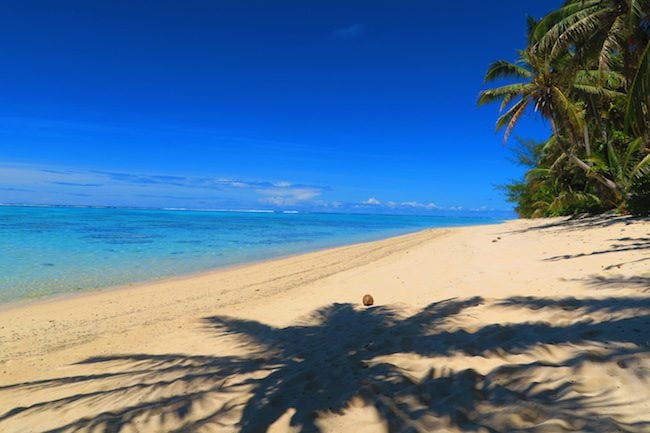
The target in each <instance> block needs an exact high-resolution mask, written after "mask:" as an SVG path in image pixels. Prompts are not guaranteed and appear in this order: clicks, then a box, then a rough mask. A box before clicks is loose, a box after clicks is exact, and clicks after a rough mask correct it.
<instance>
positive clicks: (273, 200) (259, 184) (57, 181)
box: [0, 163, 327, 206]
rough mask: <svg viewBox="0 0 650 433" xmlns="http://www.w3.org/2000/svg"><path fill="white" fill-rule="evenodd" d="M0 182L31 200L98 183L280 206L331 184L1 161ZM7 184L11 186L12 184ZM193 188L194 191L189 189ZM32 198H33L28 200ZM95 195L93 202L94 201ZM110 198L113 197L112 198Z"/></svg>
mask: <svg viewBox="0 0 650 433" xmlns="http://www.w3.org/2000/svg"><path fill="white" fill-rule="evenodd" d="M0 184H2V185H3V191H4V193H3V194H2V196H0V199H6V198H7V196H8V193H9V192H11V200H12V201H15V202H28V201H29V202H31V201H33V200H34V199H33V198H32V197H27V196H25V194H22V195H20V194H19V193H21V191H22V192H24V193H26V192H27V191H32V190H34V191H40V192H41V193H42V194H45V195H47V196H49V197H52V198H53V199H54V198H56V199H57V201H59V202H61V203H65V202H66V200H65V198H63V199H61V198H60V197H66V196H69V195H72V194H79V193H80V192H82V191H81V190H85V191H86V192H87V191H88V189H89V188H91V187H92V188H94V191H96V194H95V195H94V198H95V199H99V198H101V197H106V196H107V195H108V194H109V193H116V194H118V195H120V196H121V197H125V198H128V199H129V200H136V199H135V197H138V198H142V197H154V195H155V196H157V197H160V198H162V197H163V195H165V196H169V197H171V196H175V197H177V198H178V199H179V200H180V199H182V197H183V196H186V197H187V199H188V200H192V196H196V195H202V196H203V197H206V198H211V199H213V200H217V201H218V200H228V203H233V204H235V205H237V204H238V203H243V204H245V203H248V204H249V205H250V204H252V203H255V202H262V203H268V204H273V205H279V206H285V205H286V206H289V205H297V204H301V203H307V202H310V201H312V200H313V199H314V198H316V197H318V196H319V195H321V194H322V192H323V191H325V190H327V187H322V186H316V185H304V184H303V185H301V184H294V183H292V182H288V181H265V180H254V181H249V180H239V179H230V178H225V177H216V176H186V175H170V174H151V173H140V172H121V171H120V172H117V171H104V170H84V169H77V168H74V169H71V168H67V167H49V166H33V165H27V164H24V165H21V164H12V165H10V164H2V163H0ZM8 188H11V190H9V189H8ZM190 194H192V196H191V195H190ZM28 199H29V200H28ZM95 201H97V200H94V201H93V204H96V203H95ZM111 204H112V203H111Z"/></svg>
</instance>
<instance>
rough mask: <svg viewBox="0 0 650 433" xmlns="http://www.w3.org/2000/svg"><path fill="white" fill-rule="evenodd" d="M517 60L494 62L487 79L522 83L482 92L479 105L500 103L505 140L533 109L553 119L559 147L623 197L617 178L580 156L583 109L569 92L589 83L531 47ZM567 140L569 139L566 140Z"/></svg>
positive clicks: (499, 121)
mask: <svg viewBox="0 0 650 433" xmlns="http://www.w3.org/2000/svg"><path fill="white" fill-rule="evenodd" d="M519 54H520V58H519V60H518V61H517V62H516V63H511V62H508V61H505V60H499V61H497V62H495V63H493V64H492V65H491V66H490V67H489V69H488V71H487V74H486V76H485V81H486V82H491V81H495V80H498V79H503V78H506V79H519V80H523V82H519V83H513V84H506V85H503V86H500V87H497V88H493V89H487V90H484V91H482V92H481V93H480V95H479V99H478V104H479V105H484V104H487V103H491V102H497V101H500V102H501V108H500V111H502V112H503V114H502V115H501V116H500V117H499V118H498V119H497V130H499V129H502V128H504V127H505V134H504V140H506V141H507V140H508V137H509V135H510V133H511V132H512V129H513V128H514V127H515V125H516V124H517V122H518V121H519V120H520V119H521V116H522V115H523V114H524V113H525V112H526V110H527V109H529V108H533V109H534V111H536V112H539V113H540V114H541V115H542V116H544V117H545V118H546V119H548V120H549V121H550V124H551V128H552V130H553V135H554V136H555V142H556V144H557V146H558V147H559V148H560V150H561V151H562V152H563V153H564V154H565V155H566V156H567V157H568V158H569V159H570V160H571V161H572V162H573V163H574V164H575V165H576V166H578V167H579V168H581V169H582V170H584V171H585V172H586V173H587V174H588V175H589V176H591V177H593V178H594V179H595V180H597V181H598V182H600V183H601V184H602V185H604V186H605V187H607V188H608V189H609V190H610V191H611V192H612V193H613V194H614V195H615V196H616V197H618V198H621V197H622V196H623V194H624V191H623V188H621V186H620V185H618V184H617V183H616V182H615V181H614V180H612V179H610V178H608V177H607V176H605V175H604V174H602V173H599V172H596V171H594V170H593V167H592V165H590V164H589V163H587V162H586V161H584V160H583V159H581V158H580V157H579V156H578V154H577V151H578V150H579V149H581V148H586V147H587V142H588V140H586V139H585V137H587V134H583V132H584V131H586V129H585V128H586V126H585V120H584V110H583V109H582V108H581V107H580V105H579V104H576V103H575V102H573V101H572V100H571V99H570V93H568V92H569V91H574V89H576V86H578V87H577V89H579V90H582V91H585V90H586V89H587V90H588V89H589V86H588V85H587V84H585V83H584V82H580V81H578V82H576V80H575V76H576V74H575V72H574V71H572V70H570V69H569V68H562V67H560V66H558V64H559V63H558V62H555V65H552V64H551V63H550V62H548V61H547V60H546V59H544V58H543V57H540V56H537V55H535V54H533V53H532V50H530V49H529V50H525V51H520V53H519ZM562 66H564V65H562ZM567 140H568V142H567Z"/></svg>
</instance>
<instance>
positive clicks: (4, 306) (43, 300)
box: [0, 222, 503, 313]
mask: <svg viewBox="0 0 650 433" xmlns="http://www.w3.org/2000/svg"><path fill="white" fill-rule="evenodd" d="M498 224H503V222H496V223H491V224H475V225H468V226H451V227H431V228H424V229H418V230H415V231H410V232H407V233H402V234H398V235H391V236H388V237H380V238H378V239H373V240H368V241H360V242H352V243H344V244H341V245H337V246H329V247H321V248H316V249H310V250H307V251H304V252H298V253H293V254H286V255H280V256H274V257H269V258H266V259H258V260H251V261H246V262H241V263H235V264H230V265H223V266H217V267H214V268H210V269H206V270H202V271H196V272H190V273H186V274H178V275H171V276H166V277H164V276H163V277H159V278H155V279H147V280H142V281H134V282H131V283H124V284H116V285H110V286H104V287H97V288H89V289H82V290H79V291H69V292H61V293H55V294H53V295H49V296H48V295H46V296H43V297H39V298H35V299H17V300H11V301H8V302H2V303H0V313H2V312H3V311H9V310H13V309H20V308H28V307H30V306H32V305H38V304H49V303H52V302H58V301H65V300H68V299H75V298H78V297H87V296H93V295H97V294H102V293H106V292H114V291H124V290H131V289H133V290H137V289H138V288H139V287H143V286H150V285H152V284H159V283H182V282H183V281H186V280H192V279H194V278H201V277H209V276H211V275H213V274H215V273H220V272H227V271H233V270H237V269H241V268H244V267H248V266H255V265H260V264H264V263H269V262H273V261H276V260H286V259H291V258H296V257H300V256H305V255H308V254H312V253H319V252H325V251H331V250H336V249H339V248H346V247H352V246H356V245H365V244H371V243H374V242H381V241H386V240H390V239H396V238H401V237H404V236H411V235H415V234H418V233H423V232H428V231H432V230H452V229H457V228H464V227H482V226H488V225H498Z"/></svg>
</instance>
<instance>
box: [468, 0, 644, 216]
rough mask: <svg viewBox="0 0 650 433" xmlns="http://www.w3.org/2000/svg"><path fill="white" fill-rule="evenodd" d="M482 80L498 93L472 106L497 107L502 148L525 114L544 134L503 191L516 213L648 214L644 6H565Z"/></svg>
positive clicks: (615, 1) (640, 1) (531, 26)
mask: <svg viewBox="0 0 650 433" xmlns="http://www.w3.org/2000/svg"><path fill="white" fill-rule="evenodd" d="M485 79H486V82H496V84H498V87H494V88H490V89H486V90H484V91H482V92H481V93H480V96H479V100H478V103H479V105H483V104H488V103H492V102H499V103H500V112H501V115H500V116H499V118H498V119H497V129H504V130H505V134H504V139H505V141H508V138H509V136H510V135H511V132H512V131H513V129H514V128H515V127H516V125H517V124H518V122H519V120H520V119H521V118H522V116H523V115H524V114H525V113H530V112H535V113H537V114H538V115H540V116H541V117H543V118H544V119H546V120H547V121H548V123H549V124H550V127H551V131H552V134H551V136H550V137H549V138H548V140H546V141H545V142H543V143H530V142H523V143H521V144H520V146H519V147H518V149H519V153H518V157H519V158H518V159H519V161H520V162H521V163H522V164H524V165H526V166H528V171H527V172H526V174H525V176H524V178H523V180H520V181H516V182H514V183H511V184H509V185H506V187H505V188H506V192H507V195H508V198H509V200H511V201H513V202H514V203H516V210H517V212H518V213H519V215H520V216H523V217H543V216H558V215H570V214H577V213H598V212H604V211H608V210H616V211H618V212H623V213H627V212H632V213H635V214H639V215H648V214H650V0H566V1H565V2H564V4H563V5H562V6H561V7H560V8H559V9H557V10H554V11H552V12H550V13H549V14H548V15H546V16H545V17H543V18H542V19H540V20H535V19H533V18H529V19H528V41H527V46H526V48H525V49H524V50H521V51H519V56H518V59H516V61H514V62H509V61H505V60H499V61H497V62H495V63H493V64H492V65H491V66H490V67H489V68H488V71H487V74H486V77H485Z"/></svg>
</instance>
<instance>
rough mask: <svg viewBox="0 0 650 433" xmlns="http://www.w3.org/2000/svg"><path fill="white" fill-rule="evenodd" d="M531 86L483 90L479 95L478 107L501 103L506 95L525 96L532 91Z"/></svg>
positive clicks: (515, 85)
mask: <svg viewBox="0 0 650 433" xmlns="http://www.w3.org/2000/svg"><path fill="white" fill-rule="evenodd" d="M530 88H531V86H530V84H508V85H505V86H501V87H496V88H494V89H487V90H483V91H482V92H481V93H479V98H478V105H485V104H489V103H491V102H495V101H499V100H501V99H503V98H504V97H505V96H506V95H511V96H510V98H512V97H513V96H523V95H525V94H526V93H527V92H529V91H530Z"/></svg>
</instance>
